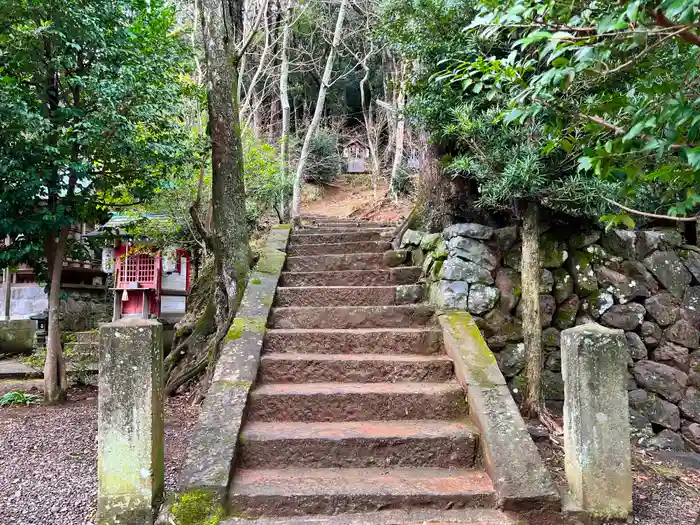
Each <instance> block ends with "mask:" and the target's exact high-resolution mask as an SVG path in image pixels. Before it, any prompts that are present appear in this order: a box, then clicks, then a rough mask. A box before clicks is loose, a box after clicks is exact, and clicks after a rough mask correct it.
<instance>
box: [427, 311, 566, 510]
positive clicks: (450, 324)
mask: <svg viewBox="0 0 700 525" xmlns="http://www.w3.org/2000/svg"><path fill="white" fill-rule="evenodd" d="M438 316H439V317H438V319H439V321H440V326H441V327H442V331H443V341H444V345H445V350H446V351H447V354H448V355H449V356H450V358H452V360H453V361H454V367H455V375H456V377H457V380H458V381H459V382H460V384H461V385H462V387H463V388H464V389H465V391H466V393H467V402H468V404H469V411H470V417H471V419H472V421H473V422H474V424H475V425H476V426H477V428H478V429H479V431H480V432H481V439H480V443H481V453H482V460H483V462H484V466H485V467H486V471H487V472H488V474H489V476H491V481H492V482H493V486H494V488H495V490H496V495H497V498H498V507H499V508H502V509H505V510H529V509H553V510H559V508H560V505H561V497H560V494H559V492H558V490H557V488H556V486H555V485H554V482H553V481H552V478H551V476H550V474H549V471H548V470H547V468H546V467H545V465H544V462H543V461H542V458H541V457H540V454H539V452H538V450H537V447H536V446H535V443H534V442H533V441H532V438H531V437H530V434H529V432H528V431H527V427H526V426H525V422H524V421H523V418H522V416H521V415H520V411H519V410H518V407H517V406H516V404H515V401H514V400H513V397H512V396H511V394H510V391H509V390H508V387H507V386H506V381H505V379H504V378H503V374H501V371H500V370H499V368H498V364H497V363H496V358H495V356H494V354H493V352H491V350H490V349H489V347H488V345H487V344H486V342H485V341H484V338H483V337H482V335H481V332H480V331H479V328H478V327H477V326H476V324H475V323H474V320H473V319H472V316H471V315H470V314H469V313H467V312H458V311H442V312H439V314H438Z"/></svg>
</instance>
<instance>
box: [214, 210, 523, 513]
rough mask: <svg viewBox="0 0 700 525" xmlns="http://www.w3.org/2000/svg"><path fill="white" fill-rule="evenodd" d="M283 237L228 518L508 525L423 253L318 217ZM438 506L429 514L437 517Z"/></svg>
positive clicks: (383, 231) (373, 231)
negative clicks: (428, 289)
mask: <svg viewBox="0 0 700 525" xmlns="http://www.w3.org/2000/svg"><path fill="white" fill-rule="evenodd" d="M313 223H314V224H313V225H311V226H305V227H303V228H300V229H297V230H296V231H295V232H294V233H293V234H292V236H291V238H290V245H289V248H288V259H287V263H286V267H285V271H284V272H283V273H282V277H281V280H280V284H279V287H278V290H277V295H276V300H275V304H274V308H273V309H272V312H271V315H270V317H269V329H268V332H267V334H266V336H265V342H264V348H263V355H262V359H261V363H260V368H259V373H258V380H257V383H256V386H255V387H254V389H253V390H252V391H251V393H250V396H249V402H248V406H249V408H248V413H247V418H246V422H245V424H244V426H243V428H242V430H241V434H240V439H239V443H240V453H239V454H238V459H237V461H238V463H237V467H236V469H235V473H234V477H233V480H232V482H231V486H230V492H229V504H230V508H229V509H228V510H229V515H230V516H234V518H232V519H230V520H229V521H227V522H226V523H228V524H233V523H243V522H247V521H246V518H247V519H250V518H261V519H258V520H257V521H256V522H255V523H258V524H259V525H264V524H268V523H269V524H279V525H282V524H289V525H301V524H302V523H303V524H306V523H309V524H321V525H323V524H328V525H331V524H334V525H335V524H337V525H340V524H375V523H376V524H377V525H378V524H382V525H391V524H397V525H399V524H420V523H426V522H430V523H434V522H441V523H453V524H463V525H467V524H470V525H477V524H479V525H506V524H515V523H521V522H516V521H514V520H512V519H511V518H509V517H508V516H507V515H506V514H503V513H501V512H500V511H497V510H495V509H494V508H493V507H494V505H495V492H494V488H493V485H492V483H491V480H490V479H489V477H488V475H487V474H486V473H485V471H484V470H482V469H481V468H480V466H479V433H478V431H477V429H476V428H475V427H474V426H473V425H472V423H471V422H470V421H469V417H468V408H467V405H466V402H465V396H464V392H463V390H462V388H461V387H460V385H459V384H458V383H457V382H456V381H455V379H454V371H453V367H452V362H451V361H450V359H449V358H448V357H447V356H446V355H445V353H444V351H443V346H442V333H441V331H440V329H439V327H437V326H436V324H435V322H434V319H433V314H434V312H433V310H432V309H431V308H429V307H427V306H425V305H422V304H397V303H400V302H403V300H404V299H403V298H404V297H406V296H408V297H413V298H420V295H419V294H407V295H406V294H399V293H397V290H398V289H400V288H401V287H402V286H405V285H414V286H415V283H416V281H417V280H418V278H419V276H420V271H421V269H420V268H418V267H408V266H404V267H395V268H389V267H387V266H386V265H385V263H384V260H385V259H384V252H385V251H387V250H390V244H389V241H390V238H391V235H392V232H393V228H388V227H386V225H384V224H379V223H368V222H361V221H352V220H342V219H330V218H315V219H313ZM435 520H437V521H435Z"/></svg>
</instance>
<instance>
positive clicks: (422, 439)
mask: <svg viewBox="0 0 700 525" xmlns="http://www.w3.org/2000/svg"><path fill="white" fill-rule="evenodd" d="M478 444H479V434H478V432H477V431H476V429H475V428H474V427H473V426H472V425H471V424H469V423H462V422H457V421H434V420H428V421H360V422H349V421H342V422H330V423H306V422H301V423H295V422H281V421H274V422H267V423H264V422H249V423H248V424H246V426H245V427H244V428H243V430H242V431H241V456H240V457H241V460H240V461H241V462H240V466H241V468H290V467H314V468H336V467H343V468H367V467H438V468H453V467H457V468H468V467H472V466H474V463H475V461H476V455H477V449H478Z"/></svg>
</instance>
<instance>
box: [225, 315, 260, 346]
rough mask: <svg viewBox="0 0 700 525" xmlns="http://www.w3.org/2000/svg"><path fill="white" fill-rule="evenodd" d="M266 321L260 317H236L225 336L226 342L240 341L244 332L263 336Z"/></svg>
mask: <svg viewBox="0 0 700 525" xmlns="http://www.w3.org/2000/svg"><path fill="white" fill-rule="evenodd" d="M266 324H267V320H266V319H264V318H262V317H236V318H235V319H234V320H233V323H231V328H229V330H228V333H227V334H226V340H227V341H231V340H234V339H240V338H241V336H242V335H243V331H244V330H248V331H250V332H257V333H260V334H264V333H265V332H266V331H267V328H266V326H265V325H266Z"/></svg>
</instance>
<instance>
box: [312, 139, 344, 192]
mask: <svg viewBox="0 0 700 525" xmlns="http://www.w3.org/2000/svg"><path fill="white" fill-rule="evenodd" d="M342 165H343V159H342V158H341V156H340V154H339V153H338V137H337V136H336V135H335V134H334V133H333V132H331V131H328V130H327V129H323V128H322V129H319V130H318V131H317V132H316V135H315V136H314V137H313V138H312V139H311V147H310V148H309V158H308V160H307V162H306V173H305V178H306V180H309V181H313V182H316V183H318V184H328V183H329V182H332V181H333V180H334V179H335V178H336V177H337V176H338V174H339V173H340V169H341V167H342Z"/></svg>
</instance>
